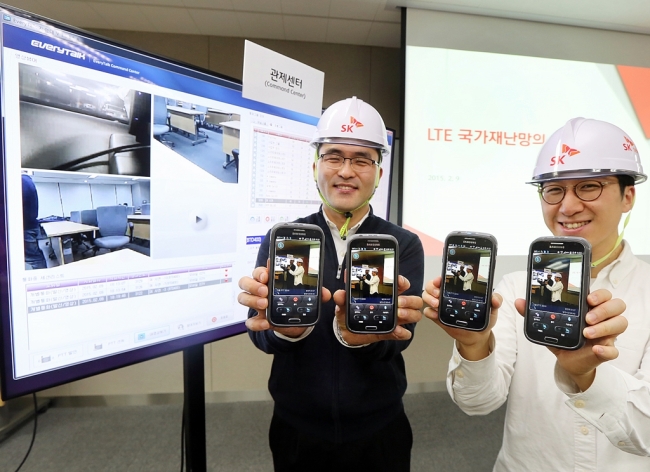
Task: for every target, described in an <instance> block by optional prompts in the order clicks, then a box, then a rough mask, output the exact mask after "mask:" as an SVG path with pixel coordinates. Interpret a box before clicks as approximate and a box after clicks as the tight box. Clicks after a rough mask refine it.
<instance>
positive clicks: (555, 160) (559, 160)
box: [551, 144, 580, 166]
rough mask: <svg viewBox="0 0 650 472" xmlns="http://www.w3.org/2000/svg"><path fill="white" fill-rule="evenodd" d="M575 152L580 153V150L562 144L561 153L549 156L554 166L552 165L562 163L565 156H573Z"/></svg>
mask: <svg viewBox="0 0 650 472" xmlns="http://www.w3.org/2000/svg"><path fill="white" fill-rule="evenodd" d="M576 154H580V151H578V150H577V149H573V148H570V147H569V146H567V145H566V144H563V145H562V154H560V155H559V156H557V157H556V156H553V157H551V165H552V166H554V165H560V164H564V158H565V157H570V156H575V155H576Z"/></svg>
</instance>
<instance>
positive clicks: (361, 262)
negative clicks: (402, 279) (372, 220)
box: [345, 234, 399, 334]
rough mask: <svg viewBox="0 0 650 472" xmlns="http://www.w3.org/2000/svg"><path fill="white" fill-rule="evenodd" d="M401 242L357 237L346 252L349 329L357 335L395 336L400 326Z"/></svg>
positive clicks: (374, 236) (373, 236)
mask: <svg viewBox="0 0 650 472" xmlns="http://www.w3.org/2000/svg"><path fill="white" fill-rule="evenodd" d="M398 260H399V248H398V246H397V239H395V238H394V237H393V236H390V235H386V234H355V235H354V236H351V237H350V238H348V251H347V253H346V265H345V266H346V267H347V280H346V292H345V296H346V309H347V311H346V313H347V320H346V323H347V327H348V330H350V331H352V332H353V333H361V334H367V333H372V334H382V333H391V332H392V331H393V330H394V329H395V326H397V279H398V276H399V266H398Z"/></svg>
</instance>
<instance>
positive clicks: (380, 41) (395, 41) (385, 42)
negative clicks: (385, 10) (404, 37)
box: [366, 21, 401, 48]
mask: <svg viewBox="0 0 650 472" xmlns="http://www.w3.org/2000/svg"><path fill="white" fill-rule="evenodd" d="M400 32H401V25H400V24H399V23H380V22H377V21H375V22H374V23H372V25H371V26H370V33H369V34H368V41H367V42H366V45H368V46H382V47H386V48H398V47H399V44H400Z"/></svg>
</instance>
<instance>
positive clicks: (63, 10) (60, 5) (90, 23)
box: [47, 0, 108, 28]
mask: <svg viewBox="0 0 650 472" xmlns="http://www.w3.org/2000/svg"><path fill="white" fill-rule="evenodd" d="M47 8H48V10H49V11H51V12H52V15H53V16H51V17H50V18H52V19H54V20H58V21H61V22H62V23H67V24H69V25H73V26H77V27H79V28H108V24H107V23H106V20H104V19H103V18H102V17H101V16H99V14H98V13H97V12H96V11H95V10H93V9H92V8H91V7H90V5H88V4H87V3H81V2H75V1H71V0H49V1H48V4H47Z"/></svg>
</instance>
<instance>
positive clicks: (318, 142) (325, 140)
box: [309, 138, 389, 156]
mask: <svg viewBox="0 0 650 472" xmlns="http://www.w3.org/2000/svg"><path fill="white" fill-rule="evenodd" d="M309 144H311V146H312V147H314V148H318V147H319V146H320V145H321V144H349V145H351V146H363V147H369V148H373V149H378V150H379V151H381V154H382V155H383V156H385V155H387V154H388V152H389V149H388V148H385V147H384V146H382V145H381V144H378V143H373V142H372V141H366V140H364V139H354V138H320V139H317V140H314V141H312V142H311V143H309Z"/></svg>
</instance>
